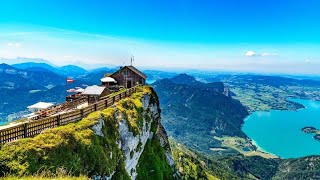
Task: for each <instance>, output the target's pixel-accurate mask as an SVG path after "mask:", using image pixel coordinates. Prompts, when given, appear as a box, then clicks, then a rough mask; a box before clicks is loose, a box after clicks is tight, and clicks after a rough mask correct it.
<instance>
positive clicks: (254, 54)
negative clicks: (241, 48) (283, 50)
mask: <svg viewBox="0 0 320 180" xmlns="http://www.w3.org/2000/svg"><path fill="white" fill-rule="evenodd" d="M244 55H245V56H258V54H257V53H256V52H254V51H247V52H246V53H245V54H244Z"/></svg>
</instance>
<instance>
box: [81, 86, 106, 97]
mask: <svg viewBox="0 0 320 180" xmlns="http://www.w3.org/2000/svg"><path fill="white" fill-rule="evenodd" d="M105 89H106V87H102V86H96V85H94V86H88V87H87V88H86V89H84V91H83V92H82V93H81V94H82V95H95V96H100V95H101V94H102V93H103V91H104V90H105Z"/></svg>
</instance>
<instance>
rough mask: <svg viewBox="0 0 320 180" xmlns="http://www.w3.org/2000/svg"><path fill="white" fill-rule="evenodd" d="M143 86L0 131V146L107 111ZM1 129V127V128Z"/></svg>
mask: <svg viewBox="0 0 320 180" xmlns="http://www.w3.org/2000/svg"><path fill="white" fill-rule="evenodd" d="M140 87H141V86H139V85H138V86H135V87H133V88H130V89H127V90H124V91H120V92H119V93H116V95H114V94H110V95H109V96H106V97H105V98H103V99H102V100H100V101H99V102H97V103H94V104H90V105H88V107H85V108H82V109H77V110H74V111H70V112H66V113H64V114H58V115H54V116H51V117H46V118H42V119H39V120H35V121H28V122H24V123H20V124H17V125H12V126H10V127H8V128H4V129H0V144H4V143H7V142H12V141H15V140H17V139H21V138H26V137H33V136H35V135H37V134H40V133H41V132H42V131H44V130H46V129H50V128H54V127H57V126H61V125H66V124H69V123H71V122H76V121H79V120H81V119H82V118H83V117H85V116H87V115H88V114H90V113H92V112H94V111H99V110H102V109H105V108H107V107H110V106H112V105H113V104H114V103H115V102H118V101H119V100H121V99H124V98H126V97H129V96H131V95H132V94H133V93H135V92H136V91H137V89H138V88H140ZM0 127H1V126H0Z"/></svg>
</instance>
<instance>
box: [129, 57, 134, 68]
mask: <svg viewBox="0 0 320 180" xmlns="http://www.w3.org/2000/svg"><path fill="white" fill-rule="evenodd" d="M130 60H131V66H132V62H133V61H134V56H131V59H130Z"/></svg>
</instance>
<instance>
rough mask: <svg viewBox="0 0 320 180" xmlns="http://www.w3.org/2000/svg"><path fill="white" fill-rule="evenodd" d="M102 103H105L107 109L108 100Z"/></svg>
mask: <svg viewBox="0 0 320 180" xmlns="http://www.w3.org/2000/svg"><path fill="white" fill-rule="evenodd" d="M104 103H105V105H106V107H108V99H106V100H105V102H104Z"/></svg>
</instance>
